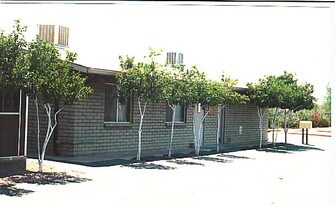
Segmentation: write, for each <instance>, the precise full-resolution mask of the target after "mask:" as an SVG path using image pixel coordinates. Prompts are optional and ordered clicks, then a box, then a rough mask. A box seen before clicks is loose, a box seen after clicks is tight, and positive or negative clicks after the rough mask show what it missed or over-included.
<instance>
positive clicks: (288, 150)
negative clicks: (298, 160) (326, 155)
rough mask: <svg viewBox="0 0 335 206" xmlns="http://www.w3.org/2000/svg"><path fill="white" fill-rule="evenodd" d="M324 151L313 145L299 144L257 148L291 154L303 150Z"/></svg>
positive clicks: (262, 150) (261, 150) (263, 150)
mask: <svg viewBox="0 0 335 206" xmlns="http://www.w3.org/2000/svg"><path fill="white" fill-rule="evenodd" d="M310 150H314V151H325V150H324V149H320V148H317V147H313V146H301V145H294V144H287V145H286V146H285V145H280V146H277V147H271V148H264V149H257V151H260V152H271V153H281V154H293V152H304V151H310Z"/></svg>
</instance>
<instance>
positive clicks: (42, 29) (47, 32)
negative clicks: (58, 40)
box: [38, 25, 55, 43]
mask: <svg viewBox="0 0 335 206" xmlns="http://www.w3.org/2000/svg"><path fill="white" fill-rule="evenodd" d="M38 36H39V37H40V38H41V39H42V40H44V41H48V42H51V43H54V42H55V25H38Z"/></svg>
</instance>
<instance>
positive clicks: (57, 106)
mask: <svg viewBox="0 0 335 206" xmlns="http://www.w3.org/2000/svg"><path fill="white" fill-rule="evenodd" d="M58 110H59V101H58V100H55V110H54V111H58ZM55 118H56V120H57V122H58V116H56V117H55ZM53 139H54V141H53V152H54V155H55V156H59V153H58V127H56V128H55V130H54V138H53Z"/></svg>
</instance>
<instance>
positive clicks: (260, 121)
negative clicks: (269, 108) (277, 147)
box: [257, 107, 264, 149]
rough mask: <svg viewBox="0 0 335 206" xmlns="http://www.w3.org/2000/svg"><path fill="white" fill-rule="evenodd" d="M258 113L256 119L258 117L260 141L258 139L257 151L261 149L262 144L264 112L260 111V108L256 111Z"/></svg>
mask: <svg viewBox="0 0 335 206" xmlns="http://www.w3.org/2000/svg"><path fill="white" fill-rule="evenodd" d="M257 111H258V117H259V131H260V137H259V138H260V139H259V149H261V148H262V142H263V117H264V111H262V108H259V107H258V109H257Z"/></svg>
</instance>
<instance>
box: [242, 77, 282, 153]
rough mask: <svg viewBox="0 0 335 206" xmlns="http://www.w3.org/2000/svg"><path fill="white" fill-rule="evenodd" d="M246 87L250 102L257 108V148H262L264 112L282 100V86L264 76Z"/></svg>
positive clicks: (275, 106)
mask: <svg viewBox="0 0 335 206" xmlns="http://www.w3.org/2000/svg"><path fill="white" fill-rule="evenodd" d="M247 86H248V93H249V98H250V102H251V103H252V104H255V105H256V106H257V111H258V116H259V130H260V141H259V148H262V142H263V127H264V126H263V121H264V116H265V112H266V109H267V108H277V107H279V105H280V102H281V98H282V95H281V92H282V90H281V89H282V84H281V82H279V81H278V79H277V78H276V77H275V76H265V77H264V78H262V79H259V80H258V82H257V83H247ZM273 141H274V140H273Z"/></svg>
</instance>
